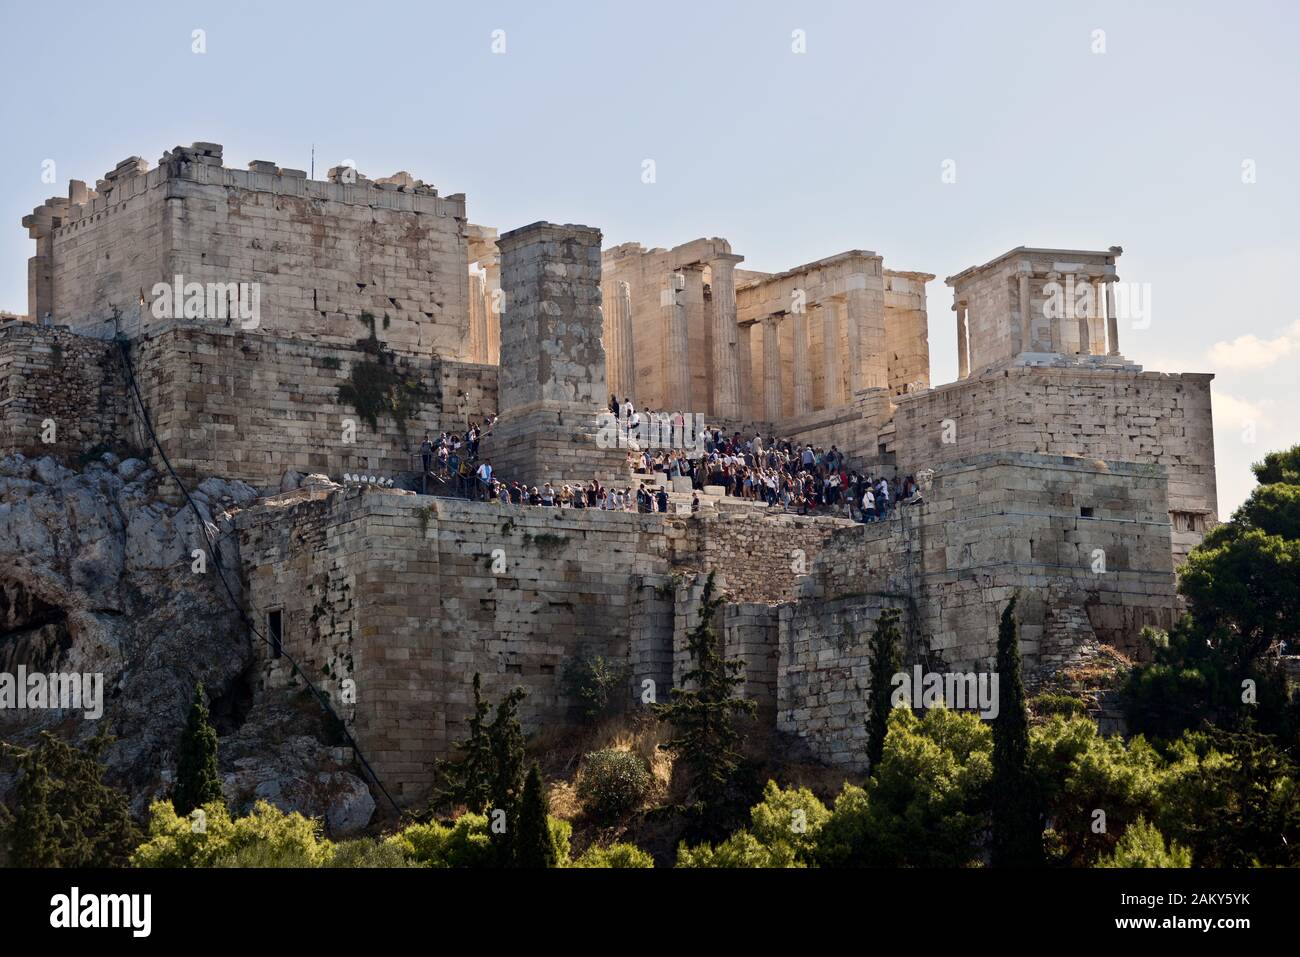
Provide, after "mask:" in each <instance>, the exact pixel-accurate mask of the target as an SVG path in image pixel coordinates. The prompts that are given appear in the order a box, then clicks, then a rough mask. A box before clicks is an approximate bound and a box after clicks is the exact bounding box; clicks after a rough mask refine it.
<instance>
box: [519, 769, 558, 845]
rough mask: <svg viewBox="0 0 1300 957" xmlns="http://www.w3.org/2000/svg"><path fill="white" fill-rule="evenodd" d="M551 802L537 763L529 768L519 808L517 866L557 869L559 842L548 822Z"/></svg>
mask: <svg viewBox="0 0 1300 957" xmlns="http://www.w3.org/2000/svg"><path fill="white" fill-rule="evenodd" d="M549 809H550V801H549V799H548V798H547V795H546V788H545V786H544V785H543V784H542V772H541V771H540V770H539V769H538V767H537V763H536V762H533V766H532V767H531V768H529V769H528V777H527V779H526V780H525V781H524V793H523V798H522V799H521V802H520V807H519V831H518V833H517V834H516V841H515V854H514V857H515V866H516V867H555V865H556V853H555V843H554V842H553V841H552V840H551V829H550V827H549V825H548V823H547V811H549Z"/></svg>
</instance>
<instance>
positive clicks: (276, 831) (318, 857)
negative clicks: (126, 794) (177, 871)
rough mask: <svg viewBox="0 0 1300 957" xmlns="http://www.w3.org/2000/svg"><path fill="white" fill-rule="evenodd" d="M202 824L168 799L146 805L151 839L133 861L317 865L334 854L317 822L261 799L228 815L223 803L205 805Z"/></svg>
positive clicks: (175, 864) (190, 864) (187, 864)
mask: <svg viewBox="0 0 1300 957" xmlns="http://www.w3.org/2000/svg"><path fill="white" fill-rule="evenodd" d="M202 811H203V818H202V829H201V830H200V829H199V828H197V827H196V825H195V820H194V819H193V818H191V817H181V816H180V815H179V814H177V813H176V809H175V808H174V807H173V806H172V803H171V802H170V801H157V802H155V803H154V804H152V805H151V806H150V808H149V839H148V840H147V841H145V842H144V843H143V844H141V845H140V846H139V847H138V848H136V850H135V853H134V854H132V855H131V863H132V865H133V866H135V867H320V866H322V865H323V864H325V863H327V862H328V861H329V860H330V858H331V857H332V856H333V853H334V848H333V845H332V844H331V843H330V842H329V841H327V840H325V839H324V838H323V837H321V833H320V830H321V829H320V823H319V822H317V821H314V820H312V819H311V818H306V817H303V816H302V815H301V814H298V813H297V812H294V813H292V814H285V813H284V812H283V811H281V810H280V809H279V808H277V807H275V806H274V805H272V804H268V803H267V802H265V801H258V802H257V804H256V805H255V806H254V807H253V812H252V813H251V814H248V815H247V816H245V817H240V818H233V819H232V818H231V817H230V812H229V811H227V810H226V807H225V805H224V804H222V803H220V802H219V801H212V802H209V803H208V804H205V805H203V808H202Z"/></svg>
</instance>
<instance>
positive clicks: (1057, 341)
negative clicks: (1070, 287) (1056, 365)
mask: <svg viewBox="0 0 1300 957" xmlns="http://www.w3.org/2000/svg"><path fill="white" fill-rule="evenodd" d="M1059 280H1060V277H1059V276H1058V275H1057V274H1056V273H1054V272H1049V273H1048V274H1047V281H1048V282H1049V283H1055V284H1056V285H1057V286H1058V287H1059V286H1060V281H1059ZM1064 312H1065V308H1064V305H1063V304H1062V307H1061V308H1056V307H1053V308H1051V309H1048V310H1047V331H1048V333H1049V338H1050V340H1051V351H1052V352H1060V351H1061V317H1062V315H1063V314H1064Z"/></svg>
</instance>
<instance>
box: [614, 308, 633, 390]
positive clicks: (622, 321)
mask: <svg viewBox="0 0 1300 957" xmlns="http://www.w3.org/2000/svg"><path fill="white" fill-rule="evenodd" d="M614 326H615V327H616V328H617V329H618V357H617V367H616V368H617V370H618V387H619V389H620V390H621V391H620V392H619V398H620V399H632V400H634V401H635V399H636V350H635V348H634V347H633V343H632V287H631V286H629V285H628V284H627V283H625V282H620V283H619V284H618V288H617V289H616V290H615V291H614Z"/></svg>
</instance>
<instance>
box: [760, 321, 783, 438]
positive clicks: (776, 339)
mask: <svg viewBox="0 0 1300 957" xmlns="http://www.w3.org/2000/svg"><path fill="white" fill-rule="evenodd" d="M780 321H781V317H780V316H779V315H772V316H766V317H764V319H763V418H764V420H765V421H767V422H775V421H776V420H777V419H779V418H781V336H780V329H779V328H778V323H779V322H780Z"/></svg>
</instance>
